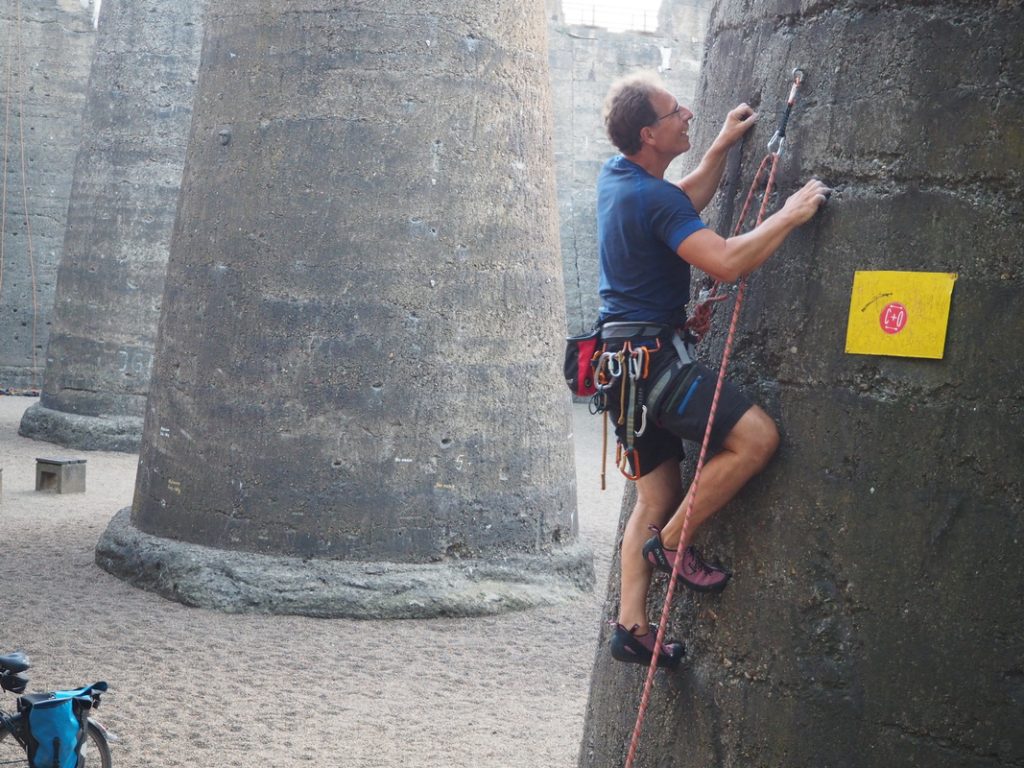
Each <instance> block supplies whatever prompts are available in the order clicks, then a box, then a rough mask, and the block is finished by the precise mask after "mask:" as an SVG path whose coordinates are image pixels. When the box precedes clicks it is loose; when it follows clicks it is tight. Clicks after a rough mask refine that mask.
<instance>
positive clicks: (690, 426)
mask: <svg viewBox="0 0 1024 768" xmlns="http://www.w3.org/2000/svg"><path fill="white" fill-rule="evenodd" d="M757 117H758V115H757V113H756V112H754V110H753V109H751V108H750V107H749V106H747V105H746V104H740V105H739V106H738V107H736V108H735V109H733V110H732V111H731V112H729V114H728V116H727V117H726V120H725V125H724V126H723V127H722V129H721V131H720V132H719V134H718V136H717V137H716V139H715V140H714V142H713V143H712V145H711V147H710V149H708V151H707V153H706V154H705V155H704V157H703V158H702V160H701V162H700V164H699V165H698V166H697V168H696V169H695V170H694V171H693V172H691V173H689V174H688V175H687V176H686V177H685V178H683V180H682V181H680V182H678V183H676V184H673V183H670V182H668V181H665V180H664V178H663V177H664V174H665V170H666V169H667V168H668V165H669V163H671V162H672V160H673V159H675V158H676V157H678V156H679V155H681V154H682V153H683V152H686V151H687V150H689V149H690V138H689V127H690V121H691V120H692V119H693V113H692V112H691V111H690V110H689V109H687V108H686V107H684V106H682V105H681V104H679V102H678V101H677V100H676V99H675V98H674V97H673V96H672V95H671V94H670V93H669V92H668V91H667V90H666V89H665V88H664V86H663V84H662V83H661V82H660V80H659V79H658V78H657V77H656V76H654V75H652V74H640V75H634V76H630V77H627V78H624V79H623V80H620V81H618V82H616V83H615V84H614V85H613V86H612V88H611V91H610V92H609V94H608V97H607V99H606V100H605V105H604V119H605V126H606V128H607V131H608V136H609V137H610V138H611V140H612V143H613V144H615V146H616V147H618V149H619V150H620V151H621V153H622V154H620V155H616V156H615V157H613V158H611V159H610V160H608V162H606V163H605V165H604V167H603V169H602V170H601V174H600V178H599V180H598V188H597V193H598V194H597V218H598V242H599V251H600V261H601V278H600V293H601V298H602V307H601V315H600V321H601V340H602V344H603V345H604V348H605V350H606V352H607V355H606V358H607V360H606V361H607V362H608V363H609V364H610V365H611V366H612V368H611V369H609V370H611V371H612V373H615V374H617V375H614V376H608V375H607V371H602V370H599V378H600V377H601V376H602V374H604V378H603V381H604V382H605V385H606V387H607V388H606V390H605V395H606V403H607V407H608V410H609V415H610V417H611V418H612V420H613V422H615V423H616V424H617V426H616V434H617V436H618V438H619V442H620V446H622V447H623V448H625V452H624V457H623V460H624V462H625V463H624V465H623V467H625V465H626V464H628V468H629V470H630V477H631V478H632V479H634V480H635V481H636V491H637V501H636V505H635V506H634V508H633V511H632V513H631V515H630V518H629V520H628V522H627V524H626V528H625V532H624V535H623V541H622V558H621V561H622V594H621V601H620V606H619V616H618V623H617V625H616V627H615V629H614V632H613V634H612V639H611V652H612V655H613V656H614V657H615V658H616V659H618V660H620V661H632V662H638V663H643V664H647V663H650V660H651V654H652V653H653V649H654V638H655V632H654V631H651V630H652V629H654V627H653V626H649V625H648V620H647V591H648V588H649V587H650V581H651V573H652V569H654V568H657V569H658V570H661V571H667V572H671V570H672V566H673V564H674V561H675V558H676V557H677V556H678V555H679V554H680V553H682V557H683V561H682V563H680V568H679V576H680V578H681V580H682V581H683V583H684V584H686V585H687V586H688V587H690V588H691V589H694V590H698V591H703V592H717V591H721V590H722V589H724V588H725V586H726V584H727V583H728V580H729V577H730V575H731V574H730V573H729V572H728V571H726V570H725V569H724V568H722V567H720V566H718V565H712V564H710V563H707V562H705V561H704V560H703V558H702V557H701V556H700V554H699V553H698V552H697V550H696V549H695V548H693V547H692V546H687V545H688V544H689V541H680V538H681V534H682V530H683V522H684V517H685V512H686V508H687V506H688V504H689V494H690V493H691V492H692V486H691V490H690V491H688V492H687V494H686V495H684V493H683V487H682V482H681V480H680V472H679V462H680V460H681V459H682V455H683V454H682V443H681V441H680V438H685V439H687V440H691V441H694V442H698V443H699V442H701V441H702V440H703V438H704V430H705V428H706V426H707V422H708V417H709V413H710V410H711V401H712V398H713V395H714V390H715V383H716V378H717V375H716V374H715V373H714V372H713V371H710V370H709V369H707V368H705V367H704V366H701V365H700V364H699V363H696V362H694V361H692V357H691V354H692V347H690V346H689V345H688V344H687V343H686V341H685V338H684V336H683V335H682V333H681V331H680V329H681V328H682V326H683V323H684V322H685V319H686V304H687V302H688V300H689V295H690V267H691V266H693V267H697V268H698V269H700V270H701V271H703V272H704V273H706V274H708V275H710V276H712V277H713V278H715V279H716V280H720V281H722V282H733V281H735V280H737V279H739V278H740V277H742V276H745V275H747V274H749V273H750V272H752V271H753V270H754V269H756V268H757V267H758V266H760V265H761V264H762V263H764V261H765V260H767V259H768V258H769V257H770V256H771V255H772V254H774V253H775V251H776V250H777V249H778V247H779V246H780V245H781V244H782V242H783V240H784V239H785V238H786V237H787V236H788V235H789V233H790V232H792V231H793V230H794V229H795V228H796V227H798V226H800V225H801V224H803V223H804V222H806V221H807V220H809V219H810V218H811V217H812V216H813V215H814V214H815V212H816V211H817V210H818V208H819V207H820V206H821V205H823V204H824V203H825V201H826V200H827V199H828V195H829V193H830V191H831V190H829V188H828V187H827V186H825V184H823V183H822V182H821V181H818V180H811V181H809V182H807V184H805V185H804V186H803V187H802V188H801V189H800V190H799V191H797V192H796V193H795V194H793V195H792V196H791V197H790V198H789V199H787V200H786V202H785V204H784V205H783V207H782V209H781V210H779V211H778V212H777V213H775V214H774V215H772V216H770V217H768V218H767V219H765V220H764V221H763V222H762V223H761V224H760V226H758V227H756V228H755V229H753V230H752V231H750V232H748V233H746V234H743V235H739V236H736V237H731V238H728V239H726V238H723V237H720V236H719V235H718V234H716V233H715V232H713V231H712V230H710V229H708V228H706V227H705V226H704V224H703V222H702V221H701V220H700V217H699V213H700V211H701V210H703V209H704V207H705V206H706V205H707V204H708V202H709V201H710V200H711V198H712V196H713V195H714V193H715V191H716V190H717V189H718V184H719V182H720V180H721V178H722V172H723V170H724V168H725V161H726V155H727V154H728V151H729V149H730V148H731V147H732V146H733V145H734V144H735V143H736V142H738V141H740V140H741V139H742V137H743V135H744V134H745V133H746V132H747V131H748V130H750V128H751V127H752V126H753V125H754V124H755V123H756V122H757ZM623 349H625V350H628V351H629V353H630V354H627V355H625V356H620V357H618V358H617V361H618V363H617V365H616V359H615V358H614V355H615V354H616V353H617V352H620V351H622V350H623ZM639 349H645V350H646V352H644V354H642V355H639V354H638V352H637V350H639ZM624 360H625V369H624V368H623V361H624ZM677 360H678V361H679V362H678V363H677V362H676V361H677ZM672 365H674V366H675V367H676V368H678V369H679V370H678V372H675V373H673V375H672V377H671V379H670V384H669V385H667V386H666V390H669V391H664V392H661V393H660V395H659V397H658V398H657V399H658V402H671V403H672V408H671V411H670V412H669V411H664V412H663V413H660V412H651V413H647V412H646V404H640V407H639V408H637V405H638V402H637V401H636V400H634V399H633V398H638V397H639V398H643V397H645V396H647V395H651V396H652V398H653V394H654V393H653V382H655V380H656V379H658V373H657V372H659V371H661V372H665V371H666V370H667V367H668V366H672ZM631 366H632V367H631ZM647 368H649V370H650V373H648V374H646V379H645V382H644V383H645V384H646V385H647V387H648V388H650V389H652V391H651V392H646V394H645V389H644V387H642V386H636V385H635V383H634V384H631V382H630V378H631V376H632V375H633V374H634V373H635V374H636V376H635V377H634V378H637V379H639V378H642V377H643V376H644V374H642V373H640V371H643V370H645V369H647ZM624 370H628V371H629V373H625V372H623V371H624ZM662 378H663V379H667V378H668V376H667V374H666V375H665V376H663V377H662ZM623 388H626V389H627V392H625V393H624V392H623V391H622V390H623ZM673 389H675V390H677V391H674V392H673V391H671V390H673ZM627 395H628V398H630V400H628V401H627ZM624 409H631V416H632V415H635V414H637V413H638V414H639V417H638V418H637V419H634V418H629V419H625V418H620V416H624V413H623V410H624ZM620 422H621V423H620ZM638 423H639V426H637V424H638ZM630 427H631V428H632V431H631V432H630V433H629V434H627V429H628V428H630ZM778 442H779V434H778V431H777V429H776V427H775V423H774V422H773V421H772V419H771V417H770V416H768V414H767V413H765V412H764V411H763V410H762V409H761V408H759V407H758V406H756V405H753V404H752V403H751V402H750V401H749V400H748V399H747V398H746V397H745V396H744V394H743V393H742V392H740V391H739V390H738V389H737V388H736V387H734V386H733V385H731V384H730V383H729V382H728V381H726V382H724V383H723V388H722V392H721V395H720V399H719V403H718V408H717V411H716V414H715V418H714V423H713V427H712V433H711V440H710V445H709V450H710V451H711V452H713V456H712V458H711V459H710V460H709V461H708V462H707V463H706V464H705V466H704V468H703V471H702V479H701V486H700V493H699V495H698V496H697V498H696V501H695V503H694V505H693V509H692V512H691V515H690V522H689V525H688V527H687V538H688V539H690V538H691V537H692V534H693V532H694V531H695V530H696V529H697V528H698V527H699V526H700V525H701V524H702V523H703V522H704V521H706V520H707V519H708V518H709V517H711V516H712V515H713V514H715V512H717V511H718V510H719V509H721V508H722V507H723V506H724V505H725V504H726V503H727V502H728V501H729V500H730V499H731V498H732V497H733V496H734V495H735V494H736V493H737V492H738V491H739V490H740V488H742V487H743V485H744V484H745V483H746V482H747V481H748V480H749V479H750V478H751V477H753V476H754V475H756V474H757V473H758V472H760V471H761V470H762V469H763V468H764V467H765V465H766V464H767V463H768V460H769V459H770V458H771V457H772V455H773V454H774V453H775V449H776V447H777V446H778ZM652 531H653V533H654V535H653V536H651V533H652ZM682 655H683V645H682V643H679V642H667V643H665V644H664V646H663V647H662V649H661V651H660V654H659V658H658V664H659V665H661V666H673V665H675V664H677V663H678V662H679V660H680V659H681V658H682Z"/></svg>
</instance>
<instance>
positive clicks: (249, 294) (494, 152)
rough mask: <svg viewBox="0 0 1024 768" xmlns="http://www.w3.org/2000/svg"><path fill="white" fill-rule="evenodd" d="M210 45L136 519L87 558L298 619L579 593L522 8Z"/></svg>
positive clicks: (377, 20)
mask: <svg viewBox="0 0 1024 768" xmlns="http://www.w3.org/2000/svg"><path fill="white" fill-rule="evenodd" d="M204 24H205V41H204V47H203V55H202V64H201V67H200V79H199V87H198V93H197V97H196V104H195V112H194V117H193V125H192V134H191V139H190V144H189V150H188V155H187V160H186V168H185V175H184V181H183V187H182V197H181V203H180V208H179V213H178V219H177V223H176V226H175V231H174V236H173V240H172V247H171V257H170V263H169V267H168V275H167V283H166V291H165V297H164V303H163V314H162V317H161V323H160V332H159V338H158V344H157V354H156V363H155V369H154V373H153V378H152V386H151V390H150V397H149V402H148V407H147V414H146V426H145V431H144V435H143V443H142V448H141V458H140V465H139V475H138V482H137V485H136V495H135V501H134V505H133V507H132V510H131V514H130V519H129V515H128V513H127V512H123V513H122V514H120V515H119V516H118V517H117V518H116V519H115V520H114V522H113V523H112V524H111V527H110V528H109V529H108V531H107V532H106V534H105V535H104V537H103V540H102V541H101V542H100V545H99V549H98V552H97V557H98V560H99V562H100V563H101V564H102V565H103V566H104V567H106V568H108V569H110V570H113V571H115V572H117V573H119V574H121V575H123V576H125V577H126V578H129V579H132V580H133V581H135V582H136V583H139V584H142V585H145V586H149V587H151V588H154V589H157V590H158V591H161V592H162V593H164V594H167V595H169V596H172V597H176V598H178V599H181V600H184V601H186V602H191V603H197V604H203V605H218V606H221V607H225V608H227V609H231V610H239V609H243V608H252V607H255V608H257V609H261V610H278V611H301V612H307V613H313V614H318V615H358V616H419V615H436V614H460V613H483V612H490V611H495V610H505V609H509V608H517V607H523V606H526V605H531V604H535V603H537V602H544V601H548V600H554V599H561V598H564V597H567V596H571V595H576V594H578V590H579V589H580V588H587V587H588V586H589V584H590V580H591V579H592V570H591V563H590V557H589V554H588V553H587V552H586V551H585V550H584V548H583V547H582V546H581V545H579V544H578V543H577V522H576V495H575V487H574V483H573V470H572V466H573V457H572V452H571V435H570V412H569V395H568V392H567V391H563V390H564V386H565V385H564V384H563V383H562V376H561V375H560V361H559V357H560V355H561V351H562V350H561V348H562V336H563V328H564V312H563V292H562V287H561V276H560V266H559V259H558V246H557V227H556V222H555V202H554V185H553V177H552V163H551V147H550V145H551V135H550V127H549V124H550V105H549V99H548V85H547V63H546V49H545V19H544V12H543V3H542V2H541V1H540V0H536V2H530V3H521V2H518V1H516V2H512V0H505V1H503V2H499V3H488V4H480V3H472V2H452V1H451V0H445V1H443V2H439V1H438V2H431V3H426V4H423V3H420V4H417V5H416V6H415V8H413V9H410V6H409V5H408V4H407V3H398V2H386V3H384V4H374V5H363V4H357V5H355V6H352V5H345V6H344V7H343V8H341V7H339V6H337V4H334V3H329V2H324V1H323V0H317V1H315V2H299V1H298V0H295V1H294V2H278V3H271V4H261V5H253V4H251V3H248V2H242V0H231V2H222V3H218V4H215V5H212V6H211V7H210V9H209V12H208V14H207V18H206V21H205V23H204ZM193 545H202V547H197V546H193Z"/></svg>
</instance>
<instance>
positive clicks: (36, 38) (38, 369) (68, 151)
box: [0, 0, 96, 389]
mask: <svg viewBox="0 0 1024 768" xmlns="http://www.w3.org/2000/svg"><path fill="white" fill-rule="evenodd" d="M93 8H94V4H93V3H92V2H89V0H85V1H84V2H79V0H20V2H4V3H2V4H0V70H2V71H3V73H4V75H3V78H2V79H0V135H3V136H4V137H6V139H5V140H4V142H3V143H4V145H5V149H4V151H3V152H2V153H0V164H3V162H4V159H5V158H6V167H0V179H2V180H3V181H4V187H5V194H4V200H3V204H2V205H0V208H2V209H3V210H4V213H5V214H6V215H4V216H3V221H2V224H3V226H2V228H0V229H2V234H0V237H2V238H3V253H4V257H3V263H2V265H0V329H2V332H0V388H18V389H22V388H38V387H39V386H40V384H41V381H42V372H43V360H44V357H45V350H46V342H47V339H48V338H49V332H50V309H51V307H52V305H53V292H54V286H55V285H56V282H57V267H58V265H59V264H60V257H61V245H62V243H63V241H64V225H65V222H66V220H67V212H68V199H69V197H70V194H71V176H72V169H73V167H74V163H75V153H76V151H77V150H78V142H79V140H80V139H81V116H82V108H83V105H84V104H85V86H86V81H87V80H88V77H89V66H90V64H91V63H92V53H93V45H94V43H95V40H96V32H95V30H94V28H93Z"/></svg>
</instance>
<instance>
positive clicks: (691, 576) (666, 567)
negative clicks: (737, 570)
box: [643, 532, 732, 592]
mask: <svg viewBox="0 0 1024 768" xmlns="http://www.w3.org/2000/svg"><path fill="white" fill-rule="evenodd" d="M643 551H644V559H646V560H647V562H648V563H650V564H651V565H653V566H654V567H655V568H656V569H658V570H659V571H664V572H665V573H672V566H673V565H674V564H675V561H676V554H677V553H678V550H676V549H668V548H667V547H665V546H664V545H663V544H662V543H661V534H660V533H657V532H655V534H654V536H652V537H651V538H650V539H648V540H647V543H646V544H644V550H643ZM678 577H679V580H680V581H681V582H683V584H685V585H686V586H687V587H689V588H690V589H692V590H694V591H695V592H721V591H722V590H723V589H725V587H726V585H727V584H728V583H729V579H731V578H732V573H731V572H730V571H727V570H726V569H725V568H723V567H722V566H721V565H719V564H717V563H716V564H715V565H712V564H711V563H707V562H705V561H704V558H703V557H701V556H700V553H699V552H698V551H697V549H696V548H695V547H693V546H689V547H687V548H686V549H684V550H683V562H681V563H680V564H679V573H678Z"/></svg>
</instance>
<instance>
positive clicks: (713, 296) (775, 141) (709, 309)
mask: <svg viewBox="0 0 1024 768" xmlns="http://www.w3.org/2000/svg"><path fill="white" fill-rule="evenodd" d="M803 78H804V73H803V70H800V69H794V70H793V87H792V88H791V89H790V91H789V99H788V100H787V102H786V111H785V113H784V114H783V116H782V119H781V121H780V123H779V127H778V130H776V131H775V135H774V136H772V138H771V139H770V140H769V142H768V154H767V155H765V157H764V159H763V160H762V161H761V164H760V166H758V169H757V173H756V174H755V175H754V181H753V182H752V183H751V185H750V191H749V192H748V193H747V200H746V202H745V203H744V205H743V211H742V212H741V213H740V216H739V219H738V220H737V222H736V227H735V229H734V231H733V237H735V236H736V235H739V234H740V231H741V230H742V228H743V222H744V221H745V220H746V217H747V213H748V212H749V210H750V207H751V203H752V202H753V199H754V193H755V192H756V191H757V189H758V187H759V186H760V183H761V178H762V176H763V175H764V172H765V170H766V169H770V170H769V173H768V182H767V184H766V185H765V190H764V197H763V198H762V200H761V207H760V209H759V210H758V213H757V221H756V223H755V224H754V227H755V228H756V227H757V226H758V225H760V224H761V222H762V221H764V219H765V214H766V213H767V210H768V198H769V197H770V195H771V190H772V186H773V185H774V184H775V172H776V170H777V168H778V165H779V158H780V157H781V155H782V150H783V147H784V146H785V141H786V124H787V123H788V122H789V116H790V113H791V112H792V109H793V105H794V104H795V103H796V94H797V89H798V88H799V87H800V84H801V83H802V82H803ZM720 285H721V284H720V283H719V282H716V283H715V284H714V287H713V290H712V291H710V292H709V294H708V295H707V296H706V297H703V298H702V300H701V302H700V304H698V306H697V307H696V308H695V310H694V314H693V317H691V318H690V320H688V321H687V323H686V328H687V330H689V331H690V332H691V333H693V334H694V335H696V336H697V338H698V340H699V339H700V338H701V337H703V335H704V334H705V333H707V331H708V329H709V328H710V325H711V316H712V314H713V313H714V305H715V304H716V303H718V302H720V301H722V300H724V299H726V298H728V294H727V293H724V292H720V291H719V287H720ZM746 288H747V279H746V278H745V277H744V278H742V279H741V280H740V281H739V288H738V289H737V292H736V303H735V305H734V306H733V310H732V319H731V321H730V323H729V333H728V336H727V337H726V340H725V348H724V350H723V351H722V364H721V367H720V368H719V372H718V381H717V383H716V385H715V395H714V398H713V399H712V401H711V411H710V413H709V414H708V424H707V428H706V429H705V430H704V440H703V441H702V443H701V446H700V456H699V457H698V459H697V468H696V470H695V471H694V475H693V492H692V493H691V494H690V501H689V503H688V504H687V505H686V512H685V513H684V515H683V531H682V533H681V534H680V537H679V541H680V542H684V541H686V540H687V534H688V533H689V529H690V514H691V513H692V512H693V505H694V501H695V500H696V498H697V490H698V488H699V485H700V476H701V471H702V470H703V469H704V462H705V460H706V458H707V452H708V444H709V443H710V442H711V430H712V428H713V427H714V423H715V412H716V411H717V410H718V399H719V395H720V394H721V392H722V382H724V381H725V372H726V369H727V368H728V365H729V356H730V355H731V353H732V345H733V341H734V339H735V336H736V328H737V326H738V324H739V316H740V308H741V307H742V306H743V296H744V294H745V293H746ZM682 561H683V558H682V557H677V558H675V562H674V563H673V566H672V574H671V575H670V576H669V578H668V589H667V591H666V592H665V602H664V605H663V606H662V609H661V619H660V620H659V622H658V633H657V636H656V637H655V640H654V649H653V650H652V652H651V663H650V666H649V667H648V668H647V678H646V679H645V680H644V689H643V694H642V695H641V697H640V708H639V711H638V712H637V717H636V723H635V725H634V726H633V735H632V737H631V739H630V743H629V752H628V753H627V755H626V764H625V768H633V761H634V760H635V759H636V752H637V748H638V747H639V744H640V733H641V730H642V728H643V722H644V717H645V715H646V714H647V707H648V705H649V704H650V698H651V686H652V685H653V683H654V673H655V670H656V669H657V668H658V657H659V655H660V653H661V649H662V646H663V643H664V640H665V630H666V628H667V627H668V613H669V609H670V608H671V606H672V596H673V594H674V591H675V584H676V576H677V575H678V573H679V564H680V563H681V562H682Z"/></svg>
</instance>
